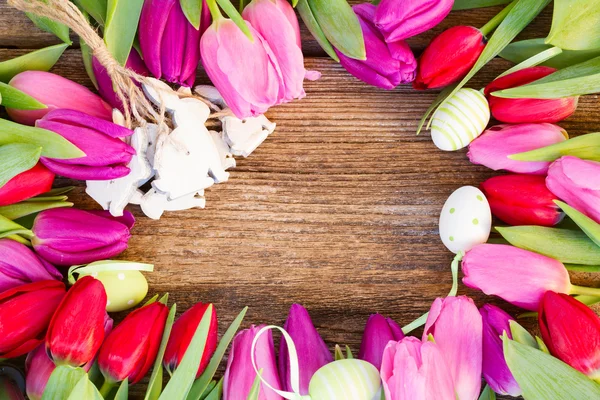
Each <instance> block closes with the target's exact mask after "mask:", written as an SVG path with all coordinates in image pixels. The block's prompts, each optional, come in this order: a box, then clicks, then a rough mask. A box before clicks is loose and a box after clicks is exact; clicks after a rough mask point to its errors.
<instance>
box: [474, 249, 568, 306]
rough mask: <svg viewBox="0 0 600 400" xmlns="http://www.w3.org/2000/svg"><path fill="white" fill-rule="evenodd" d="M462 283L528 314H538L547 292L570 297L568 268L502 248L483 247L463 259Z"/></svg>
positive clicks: (535, 256)
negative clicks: (536, 312)
mask: <svg viewBox="0 0 600 400" xmlns="http://www.w3.org/2000/svg"><path fill="white" fill-rule="evenodd" d="M462 271H463V273H464V277H463V283H464V284H465V285H467V286H469V287H471V288H475V289H479V290H481V291H482V292H484V293H485V294H487V295H494V296H498V297H501V298H503V299H504V300H506V301H508V302H509V303H512V304H514V305H516V306H517V307H521V308H525V309H527V310H532V311H534V310H537V308H538V305H539V303H540V300H541V299H542V296H543V295H544V293H545V292H547V291H548V290H552V291H555V292H558V293H569V292H570V291H571V282H570V280H569V273H568V272H567V270H566V268H565V266H564V265H563V264H562V263H561V262H560V261H556V260H554V259H552V258H549V257H546V256H543V255H541V254H537V253H533V252H531V251H527V250H523V249H519V248H517V247H513V246H507V245H503V244H480V245H477V246H475V247H473V248H472V249H471V250H469V251H468V252H467V253H466V254H465V256H464V257H463V259H462Z"/></svg>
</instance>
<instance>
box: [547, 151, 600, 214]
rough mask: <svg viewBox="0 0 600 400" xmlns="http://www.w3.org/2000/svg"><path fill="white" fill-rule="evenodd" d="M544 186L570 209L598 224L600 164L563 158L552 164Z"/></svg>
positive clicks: (599, 211) (570, 157) (569, 157)
mask: <svg viewBox="0 0 600 400" xmlns="http://www.w3.org/2000/svg"><path fill="white" fill-rule="evenodd" d="M546 186H547V187H548V189H550V191H551V192H552V193H554V194H555V195H556V196H558V197H559V198H561V199H562V200H564V201H565V202H566V203H568V204H569V205H570V206H571V207H573V208H575V209H577V210H578V211H579V212H581V213H583V214H585V215H587V216H588V217H590V218H592V219H593V220H594V221H596V222H598V223H600V163H599V162H596V161H588V160H581V159H579V158H577V157H572V156H565V157H562V158H559V159H558V160H556V161H555V162H553V163H552V165H551V166H550V169H549V170H548V177H546Z"/></svg>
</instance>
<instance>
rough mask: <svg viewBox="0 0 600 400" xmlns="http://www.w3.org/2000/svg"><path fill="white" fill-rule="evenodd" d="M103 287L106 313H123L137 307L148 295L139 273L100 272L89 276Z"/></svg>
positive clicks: (146, 285)
mask: <svg viewBox="0 0 600 400" xmlns="http://www.w3.org/2000/svg"><path fill="white" fill-rule="evenodd" d="M90 275H91V276H93V277H94V278H96V279H98V280H99V281H100V282H102V284H103V285H104V290H106V297H107V298H108V301H107V303H106V311H108V312H119V311H125V310H128V309H130V308H133V307H135V306H136V305H138V304H139V303H140V302H141V301H142V300H143V299H144V297H146V294H148V282H147V281H146V278H145V277H144V274H142V273H141V272H140V271H137V270H125V271H100V272H93V273H91V274H90Z"/></svg>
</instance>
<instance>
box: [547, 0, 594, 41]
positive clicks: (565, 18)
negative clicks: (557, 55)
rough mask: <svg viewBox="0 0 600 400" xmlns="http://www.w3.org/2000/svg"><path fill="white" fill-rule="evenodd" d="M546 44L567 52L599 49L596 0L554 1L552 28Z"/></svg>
mask: <svg viewBox="0 0 600 400" xmlns="http://www.w3.org/2000/svg"><path fill="white" fill-rule="evenodd" d="M546 43H549V44H552V45H554V46H558V47H561V48H563V49H567V50H591V49H598V48H600V7H598V0H554V12H553V13H552V28H550V33H549V34H548V37H547V38H546Z"/></svg>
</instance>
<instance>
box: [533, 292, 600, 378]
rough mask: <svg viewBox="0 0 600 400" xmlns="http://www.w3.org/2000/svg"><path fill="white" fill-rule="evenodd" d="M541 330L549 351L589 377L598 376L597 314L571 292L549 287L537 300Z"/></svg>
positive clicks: (599, 338) (599, 327)
mask: <svg viewBox="0 0 600 400" xmlns="http://www.w3.org/2000/svg"><path fill="white" fill-rule="evenodd" d="M538 319H539V324H540V331H541V333H542V338H543V339H544V343H545V344H546V346H548V349H549V350H550V352H551V353H552V354H553V355H554V356H556V357H558V358H560V359H561V360H563V361H564V362H566V363H567V364H569V365H570V366H571V367H573V368H575V369H576V370H578V371H580V372H583V373H584V374H586V375H587V376H589V377H590V378H592V379H596V380H598V379H600V318H599V317H598V316H597V315H596V313H594V311H592V310H591V309H590V308H589V307H588V306H586V305H585V304H583V303H581V302H580V301H578V300H576V299H574V298H573V297H571V296H568V295H566V294H561V293H555V292H552V291H548V292H546V293H545V294H544V297H543V298H542V301H541V303H540V308H539V314H538Z"/></svg>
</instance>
